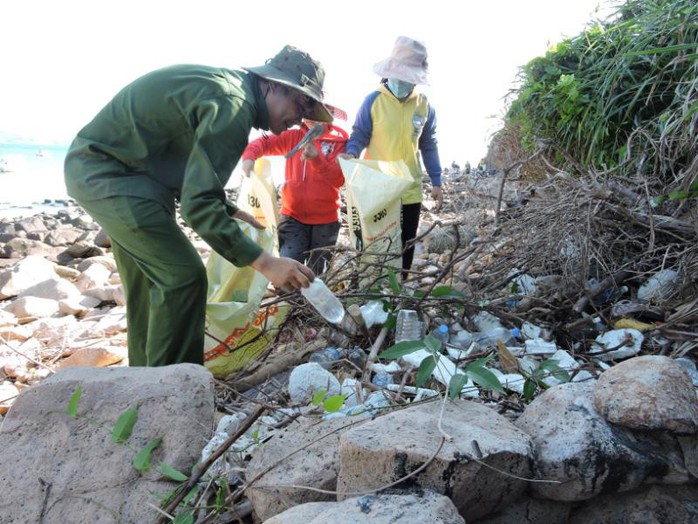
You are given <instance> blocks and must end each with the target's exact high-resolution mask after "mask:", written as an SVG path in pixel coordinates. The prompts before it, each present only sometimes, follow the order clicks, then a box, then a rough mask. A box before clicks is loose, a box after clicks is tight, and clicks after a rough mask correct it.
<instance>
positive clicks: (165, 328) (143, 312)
mask: <svg viewBox="0 0 698 524" xmlns="http://www.w3.org/2000/svg"><path fill="white" fill-rule="evenodd" d="M79 203H80V205H81V206H82V207H83V209H84V210H85V211H87V212H88V213H89V214H90V215H91V216H92V217H93V218H94V219H95V220H96V221H97V223H99V224H100V225H101V226H102V227H103V228H104V230H105V231H106V233H107V234H108V235H109V237H110V239H111V243H112V251H113V253H114V258H115V260H116V265H117V267H118V268H119V275H120V276H121V282H122V285H123V287H124V294H125V295H126V319H127V322H128V327H127V333H128V358H129V364H130V365H131V366H165V365H168V364H177V363H180V362H192V363H194V364H203V351H204V322H205V315H206V290H207V281H206V270H205V268H204V265H203V262H202V260H201V257H200V256H199V254H198V252H197V251H196V249H195V248H194V246H192V244H191V242H189V240H188V239H187V237H186V235H185V234H184V232H183V231H182V230H181V229H180V227H179V226H178V225H177V222H176V221H175V218H174V216H173V215H172V213H171V212H170V211H169V210H168V209H166V208H165V207H164V206H163V205H162V204H160V203H158V202H155V201H153V200H148V199H144V198H138V197H131V196H116V197H111V198H106V199H102V200H94V201H88V202H79Z"/></svg>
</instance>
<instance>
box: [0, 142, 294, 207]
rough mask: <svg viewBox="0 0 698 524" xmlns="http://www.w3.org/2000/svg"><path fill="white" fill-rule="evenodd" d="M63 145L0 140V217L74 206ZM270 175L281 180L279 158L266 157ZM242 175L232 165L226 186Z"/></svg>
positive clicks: (237, 182)
mask: <svg viewBox="0 0 698 524" xmlns="http://www.w3.org/2000/svg"><path fill="white" fill-rule="evenodd" d="M68 147H69V145H68V144H65V145H36V144H20V143H3V142H0V219H3V218H23V217H29V216H33V215H36V214H37V213H44V212H45V213H49V214H52V213H55V212H56V211H58V210H60V209H64V208H65V207H66V205H67V204H69V205H74V202H73V201H72V200H71V199H70V197H69V196H68V194H67V192H66V188H65V182H64V180H63V163H64V161H65V156H66V154H67V153H68ZM270 161H271V164H272V178H273V180H274V184H275V185H276V186H277V187H278V186H280V184H281V183H282V182H283V180H284V163H283V158H279V157H270ZM242 177H243V174H242V169H241V168H240V165H239V164H238V166H236V168H235V170H234V171H233V173H232V174H231V177H230V179H229V181H228V184H227V185H226V189H234V188H237V187H239V185H240V182H241V180H242Z"/></svg>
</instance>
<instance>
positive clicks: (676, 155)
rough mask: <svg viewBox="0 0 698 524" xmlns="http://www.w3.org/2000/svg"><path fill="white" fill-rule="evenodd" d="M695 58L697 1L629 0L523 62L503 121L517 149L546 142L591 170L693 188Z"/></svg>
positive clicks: (697, 105) (696, 164)
mask: <svg viewBox="0 0 698 524" xmlns="http://www.w3.org/2000/svg"><path fill="white" fill-rule="evenodd" d="M697 59H698V3H696V2H695V0H629V1H627V2H625V3H624V4H622V5H620V6H618V7H617V8H616V12H615V13H614V15H612V16H611V17H610V18H608V19H607V20H606V21H602V22H595V23H594V24H593V25H590V26H589V27H588V28H587V29H586V30H585V31H584V32H583V33H582V34H580V35H578V36H576V37H574V38H571V39H567V40H565V41H563V42H561V43H560V44H558V45H557V46H556V47H554V48H552V49H550V50H549V51H548V52H547V53H546V55H545V56H543V57H538V58H535V59H534V60H532V61H531V62H529V63H528V64H527V65H526V66H524V67H523V68H522V70H521V84H520V87H519V88H518V89H517V90H516V92H515V93H514V96H515V99H514V100H513V102H512V104H511V106H510V109H509V111H508V113H507V120H508V121H509V123H510V124H512V125H515V126H516V127H517V128H518V129H519V130H520V133H521V137H522V142H523V144H524V146H528V147H530V146H531V145H532V144H533V143H534V142H535V141H536V139H545V140H547V141H549V142H551V143H553V144H555V145H556V146H557V148H558V150H559V151H564V152H565V153H566V155H567V158H574V159H576V160H577V161H578V162H580V163H582V164H584V165H586V166H588V167H590V168H595V169H598V170H604V169H609V168H616V169H619V170H620V172H621V173H631V172H632V173H635V174H638V173H640V174H642V175H644V176H648V177H657V178H658V179H660V180H662V181H663V182H664V183H668V184H678V183H681V181H682V180H683V182H684V183H686V184H689V185H690V184H691V183H693V182H694V181H695V179H696V173H697V171H698V160H697V158H698V60H697ZM558 162H559V164H561V167H564V160H563V157H562V156H560V157H558Z"/></svg>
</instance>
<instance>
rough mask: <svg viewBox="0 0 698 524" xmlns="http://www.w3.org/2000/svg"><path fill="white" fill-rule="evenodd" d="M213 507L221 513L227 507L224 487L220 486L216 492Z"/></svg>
mask: <svg viewBox="0 0 698 524" xmlns="http://www.w3.org/2000/svg"><path fill="white" fill-rule="evenodd" d="M213 507H214V508H215V509H216V511H221V510H222V509H223V508H224V507H225V490H224V489H223V486H220V487H219V488H218V489H217V490H216V499H215V501H214V503H213Z"/></svg>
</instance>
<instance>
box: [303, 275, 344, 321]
mask: <svg viewBox="0 0 698 524" xmlns="http://www.w3.org/2000/svg"><path fill="white" fill-rule="evenodd" d="M301 293H302V294H303V296H304V297H305V299H306V300H307V301H308V302H310V304H312V306H313V307H314V308H315V309H316V310H317V312H318V313H320V315H322V317H323V318H324V319H325V320H327V321H328V322H332V323H333V324H339V323H340V322H341V321H342V319H343V318H344V313H345V312H344V306H342V303H341V302H340V301H339V299H338V298H337V297H336V296H335V295H334V293H332V291H330V288H328V287H327V286H326V285H325V283H324V282H323V281H322V280H320V279H319V278H317V277H315V280H313V281H312V282H311V283H310V285H309V286H308V287H304V288H301Z"/></svg>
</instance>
